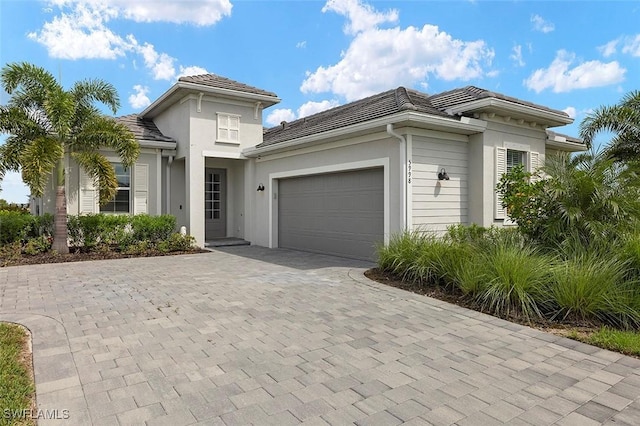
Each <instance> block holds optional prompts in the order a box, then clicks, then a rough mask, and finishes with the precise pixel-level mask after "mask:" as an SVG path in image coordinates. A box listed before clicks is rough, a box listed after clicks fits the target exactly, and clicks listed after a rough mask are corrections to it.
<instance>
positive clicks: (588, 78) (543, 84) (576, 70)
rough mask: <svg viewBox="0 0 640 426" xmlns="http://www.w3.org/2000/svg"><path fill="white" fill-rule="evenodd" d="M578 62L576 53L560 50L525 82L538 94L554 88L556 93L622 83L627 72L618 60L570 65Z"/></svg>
mask: <svg viewBox="0 0 640 426" xmlns="http://www.w3.org/2000/svg"><path fill="white" fill-rule="evenodd" d="M575 62H576V57H575V55H574V54H572V53H569V52H567V51H564V50H560V51H558V52H557V54H556V57H555V59H554V60H553V62H552V63H551V65H549V67H548V68H540V69H538V70H536V71H534V72H533V74H531V76H530V77H529V78H528V79H526V80H525V81H524V84H525V86H526V87H527V88H529V89H531V90H534V91H535V92H536V93H539V92H541V91H543V90H545V89H552V90H553V92H556V93H560V92H570V91H571V90H575V89H587V88H590V87H601V86H607V85H610V84H616V83H619V82H621V81H623V80H624V75H625V73H626V71H627V70H626V69H625V68H623V67H621V66H620V64H619V63H618V62H617V61H613V62H607V63H603V62H600V61H588V62H582V63H580V64H578V65H576V66H575V67H573V68H570V67H571V66H572V65H573V64H574V63H575Z"/></svg>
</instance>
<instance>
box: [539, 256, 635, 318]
mask: <svg viewBox="0 0 640 426" xmlns="http://www.w3.org/2000/svg"><path fill="white" fill-rule="evenodd" d="M628 267H629V265H628V263H626V262H624V261H621V260H619V259H616V258H615V257H613V256H611V257H609V258H602V257H600V256H594V255H584V256H579V257H575V258H573V259H568V260H566V261H564V262H562V263H560V264H558V265H557V266H556V267H554V268H553V271H552V274H553V280H552V283H551V286H550V287H549V295H550V297H551V300H552V303H553V307H554V313H553V318H561V319H566V318H571V319H579V320H587V321H593V320H598V321H602V322H604V323H607V324H613V325H617V326H624V327H629V326H634V325H638V324H640V311H638V310H637V308H636V307H635V306H634V305H635V304H636V303H638V299H639V298H638V294H637V293H638V290H637V286H636V285H634V283H633V282H628V281H625V276H626V275H627V271H628Z"/></svg>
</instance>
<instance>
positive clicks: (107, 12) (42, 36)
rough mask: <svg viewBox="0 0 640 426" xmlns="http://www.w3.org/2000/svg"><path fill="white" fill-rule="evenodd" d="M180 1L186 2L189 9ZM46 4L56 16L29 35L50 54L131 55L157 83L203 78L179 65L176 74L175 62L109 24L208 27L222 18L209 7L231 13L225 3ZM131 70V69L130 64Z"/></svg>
mask: <svg viewBox="0 0 640 426" xmlns="http://www.w3.org/2000/svg"><path fill="white" fill-rule="evenodd" d="M185 1H186V2H189V5H188V7H187V5H185ZM51 4H52V5H53V6H57V7H58V8H59V10H60V14H59V15H58V16H55V17H54V18H53V19H52V21H51V22H46V23H45V24H44V26H43V27H42V29H41V30H40V31H36V32H32V33H30V34H29V35H28V37H29V38H31V39H32V40H35V41H37V42H38V43H40V44H42V45H44V46H45V47H46V48H47V50H48V52H49V56H51V57H53V58H61V59H71V60H77V59H116V58H118V57H123V56H126V55H127V54H129V53H134V54H138V55H140V56H142V59H143V61H144V64H145V67H146V68H147V69H148V70H149V71H150V72H151V75H152V76H153V78H154V79H156V80H173V79H176V78H178V77H180V76H182V75H194V74H204V73H206V70H205V69H204V68H201V67H197V66H189V67H184V66H182V65H180V66H179V67H178V69H179V71H176V62H177V60H176V58H174V57H172V56H170V55H168V54H167V53H163V52H158V51H156V49H155V47H154V46H153V45H152V44H150V43H138V41H137V40H136V38H135V37H134V36H133V35H131V34H129V35H126V36H122V35H118V34H116V33H114V32H113V31H112V30H111V29H110V28H109V27H108V23H109V21H110V20H112V19H115V18H125V19H133V20H136V21H141V22H150V21H167V22H176V23H182V22H191V23H194V24H197V25H210V24H213V23H215V22H217V21H218V20H219V19H221V18H220V16H221V15H220V14H219V13H218V14H216V12H215V10H214V9H216V8H218V9H220V10H226V9H225V5H226V4H228V6H229V7H228V11H229V13H230V11H231V4H230V3H229V2H228V1H227V0H199V1H196V0H184V1H183V2H180V1H177V0H170V1H162V2H152V1H146V0H130V1H124V0H104V1H103V0H83V1H81V0H52V1H51ZM178 9H179V10H180V11H178ZM216 10H217V9H216ZM197 11H199V12H197ZM174 12H175V13H174ZM196 12H197V13H196ZM133 66H134V69H135V67H136V63H135V60H134V61H133Z"/></svg>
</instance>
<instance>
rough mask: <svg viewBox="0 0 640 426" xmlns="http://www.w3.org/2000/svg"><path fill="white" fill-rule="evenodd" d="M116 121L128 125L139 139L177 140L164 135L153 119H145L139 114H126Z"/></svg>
mask: <svg viewBox="0 0 640 426" xmlns="http://www.w3.org/2000/svg"><path fill="white" fill-rule="evenodd" d="M116 121H117V122H119V123H122V124H124V125H125V126H127V127H128V128H129V130H131V132H132V133H133V134H134V135H135V137H136V139H138V140H151V141H156V142H175V140H173V139H172V138H170V137H168V136H165V135H163V134H162V132H160V130H158V128H157V127H156V125H155V123H154V122H153V121H151V120H144V119H142V118H140V117H138V115H137V114H129V115H124V116H122V117H118V118H116Z"/></svg>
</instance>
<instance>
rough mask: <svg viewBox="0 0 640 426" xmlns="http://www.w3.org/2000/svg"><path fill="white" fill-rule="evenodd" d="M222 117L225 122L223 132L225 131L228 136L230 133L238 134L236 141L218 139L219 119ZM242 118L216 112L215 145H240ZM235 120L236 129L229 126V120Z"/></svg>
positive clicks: (236, 115)
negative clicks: (236, 123)
mask: <svg viewBox="0 0 640 426" xmlns="http://www.w3.org/2000/svg"><path fill="white" fill-rule="evenodd" d="M221 117H224V118H226V120H227V125H226V126H224V127H222V129H223V130H226V131H227V134H230V133H231V131H236V132H237V133H238V139H236V140H233V139H230V138H227V139H223V138H221V137H220V118H221ZM241 117H242V116H241V115H238V114H229V113H228V112H216V143H224V144H230V145H240V118H241ZM232 118H235V119H236V120H237V122H238V125H237V126H236V127H232V126H231V119H232Z"/></svg>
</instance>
